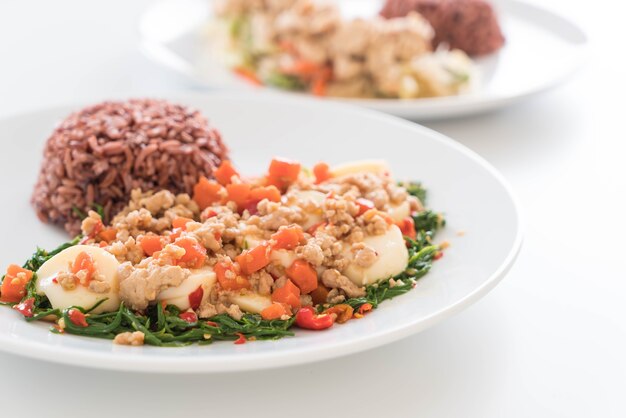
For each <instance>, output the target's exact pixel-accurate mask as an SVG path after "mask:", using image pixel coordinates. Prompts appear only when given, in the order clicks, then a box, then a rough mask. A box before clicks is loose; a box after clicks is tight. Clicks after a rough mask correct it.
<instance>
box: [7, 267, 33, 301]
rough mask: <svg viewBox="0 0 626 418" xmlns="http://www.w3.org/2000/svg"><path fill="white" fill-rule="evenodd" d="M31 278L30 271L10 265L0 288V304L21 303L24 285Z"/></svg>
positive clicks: (24, 293)
mask: <svg viewBox="0 0 626 418" xmlns="http://www.w3.org/2000/svg"><path fill="white" fill-rule="evenodd" d="M18 276H19V277H18ZM32 278H33V272H32V271H30V270H26V269H24V268H22V267H20V266H18V265H16V264H11V265H10V266H9V267H8V268H7V272H6V275H5V276H4V280H3V281H2V287H0V302H10V303H17V302H19V301H21V300H22V298H23V297H24V296H25V295H26V284H27V283H28V282H29V281H30V279H32Z"/></svg>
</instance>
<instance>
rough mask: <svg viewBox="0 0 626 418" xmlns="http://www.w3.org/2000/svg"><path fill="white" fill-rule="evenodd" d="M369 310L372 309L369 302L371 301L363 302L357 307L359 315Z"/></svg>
mask: <svg viewBox="0 0 626 418" xmlns="http://www.w3.org/2000/svg"><path fill="white" fill-rule="evenodd" d="M371 310H372V304H371V303H364V304H363V305H361V306H360V307H359V310H358V312H359V313H360V314H361V315H364V314H365V313H367V312H369V311H371Z"/></svg>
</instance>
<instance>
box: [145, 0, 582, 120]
mask: <svg viewBox="0 0 626 418" xmlns="http://www.w3.org/2000/svg"><path fill="white" fill-rule="evenodd" d="M175 1H176V0H160V1H157V2H155V3H153V4H152V5H151V6H150V7H148V8H147V9H146V10H145V11H144V12H143V13H142V14H141V15H140V16H139V18H138V20H137V33H138V41H137V42H138V48H139V50H140V51H141V52H142V54H144V56H146V57H147V58H148V59H149V60H151V61H152V62H153V63H155V64H158V65H159V66H161V67H163V68H166V69H168V70H169V71H173V72H175V73H177V74H179V75H182V76H184V77H185V78H187V79H188V80H191V81H193V82H194V83H195V84H196V85H197V87H199V88H202V89H208V91H206V92H207V93H208V92H209V91H229V90H231V91H232V90H237V91H246V90H250V91H255V90H258V91H261V92H263V93H265V92H268V93H269V92H271V93H272V94H282V95H287V96H303V95H304V96H305V97H309V96H307V95H306V94H303V93H298V92H289V91H281V90H279V89H275V88H270V87H266V86H262V87H257V86H248V85H246V84H245V83H244V82H241V84H240V85H238V86H236V87H235V86H219V85H210V84H209V83H207V82H206V80H203V79H202V77H201V76H200V75H199V74H198V72H197V71H196V69H195V68H194V67H193V66H191V65H189V63H188V62H187V61H185V60H184V59H182V58H181V57H180V56H179V55H178V54H176V53H175V52H173V51H172V50H171V49H170V48H168V47H167V46H165V45H164V44H163V43H161V42H158V41H157V40H154V39H152V38H151V37H150V36H149V35H148V34H147V30H146V29H145V26H146V23H145V22H146V20H147V19H148V18H149V16H150V14H151V13H154V10H157V8H159V7H163V6H162V5H163V4H168V3H174V2H175ZM187 1H189V2H199V1H200V0H187ZM492 2H493V5H494V7H495V8H496V9H497V10H498V11H500V13H509V14H511V15H517V14H518V13H519V10H524V11H525V12H531V13H536V14H540V15H542V16H543V17H544V18H549V19H551V20H553V21H558V22H559V23H560V24H561V25H565V26H567V27H568V29H567V30H569V31H575V32H576V33H577V36H578V37H579V38H580V39H579V42H577V43H576V52H575V58H574V59H573V60H572V64H571V66H570V67H568V68H566V69H564V70H563V71H562V72H561V73H560V74H559V76H558V77H554V78H551V79H545V80H542V81H541V82H540V83H537V84H536V85H534V86H532V88H529V89H527V90H525V91H521V92H517V93H516V92H508V93H502V94H498V93H490V94H480V92H472V93H468V94H466V95H458V96H445V97H430V98H421V99H380V98H332V97H331V98H325V99H324V100H327V101H328V102H339V103H348V104H353V105H358V106H362V107H366V108H369V109H373V110H377V111H381V112H385V113H389V114H392V115H395V116H400V117H411V118H415V119H419V120H422V121H428V120H438V119H452V118H458V117H463V116H468V115H471V114H477V113H482V112H486V111H489V110H494V109H497V108H501V107H503V106H506V105H509V104H513V103H516V102H520V101H523V100H526V99H528V98H531V97H534V96H537V95H539V94H541V93H544V92H548V91H550V90H553V89H555V88H557V87H559V86H561V85H563V84H564V83H566V82H567V81H568V80H570V79H571V78H572V77H573V76H574V75H575V74H576V73H577V72H578V71H579V70H580V69H581V68H583V66H584V64H585V63H586V62H587V61H588V58H589V49H590V48H589V47H590V43H591V40H590V37H589V34H588V31H587V30H586V28H585V27H584V25H582V24H581V23H580V22H578V21H576V20H575V19H573V18H571V17H569V16H567V15H564V14H560V13H559V12H557V11H556V10H554V9H552V8H549V7H545V6H543V5H540V4H535V3H531V2H528V1H524V0H506V1H502V0H492ZM534 24H535V26H536V27H539V28H543V29H547V30H550V31H551V32H554V31H555V30H556V29H553V28H551V27H548V26H546V25H545V24H541V23H537V22H534ZM561 32H562V31H560V32H559V33H561ZM570 43H572V44H574V42H570ZM166 55H167V56H170V57H171V59H169V60H168V59H165V58H164V56H166ZM174 61H177V64H174Z"/></svg>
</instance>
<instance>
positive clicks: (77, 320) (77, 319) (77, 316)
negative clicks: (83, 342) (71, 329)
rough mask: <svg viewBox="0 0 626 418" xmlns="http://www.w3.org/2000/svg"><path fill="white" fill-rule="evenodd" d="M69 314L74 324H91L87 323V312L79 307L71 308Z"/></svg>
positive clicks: (79, 325) (84, 325) (81, 325)
mask: <svg viewBox="0 0 626 418" xmlns="http://www.w3.org/2000/svg"><path fill="white" fill-rule="evenodd" d="M68 315H69V317H70V321H71V322H72V324H74V325H76V326H77V327H87V326H89V324H88V323H87V319H85V314H84V313H82V312H81V311H79V310H78V309H70V311H69V312H68Z"/></svg>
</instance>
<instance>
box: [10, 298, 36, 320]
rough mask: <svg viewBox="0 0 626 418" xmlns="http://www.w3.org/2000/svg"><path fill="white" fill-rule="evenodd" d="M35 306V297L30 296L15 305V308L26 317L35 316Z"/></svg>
mask: <svg viewBox="0 0 626 418" xmlns="http://www.w3.org/2000/svg"><path fill="white" fill-rule="evenodd" d="M34 307H35V298H28V299H25V300H24V301H22V302H20V303H18V304H17V305H15V306H13V309H15V310H16V311H18V312H19V313H21V314H22V315H24V316H25V317H26V318H31V317H32V316H33V308H34Z"/></svg>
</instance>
